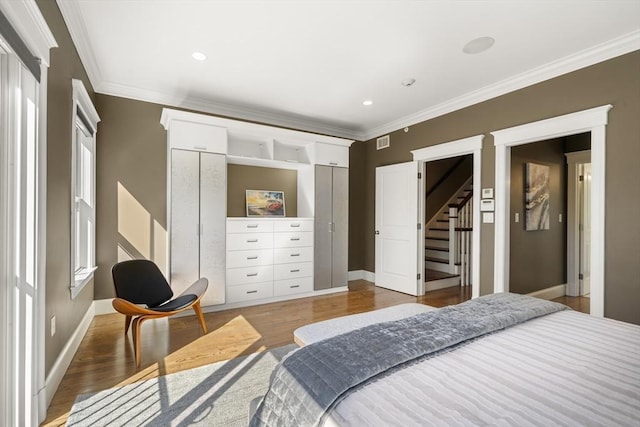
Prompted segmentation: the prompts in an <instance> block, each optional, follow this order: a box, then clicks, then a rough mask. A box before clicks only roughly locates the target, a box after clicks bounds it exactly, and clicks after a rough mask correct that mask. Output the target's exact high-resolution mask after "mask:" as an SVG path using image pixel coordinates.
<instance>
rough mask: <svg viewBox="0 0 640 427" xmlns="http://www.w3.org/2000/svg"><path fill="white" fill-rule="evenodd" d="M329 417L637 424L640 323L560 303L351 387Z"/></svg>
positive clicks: (372, 422) (375, 421)
mask: <svg viewBox="0 0 640 427" xmlns="http://www.w3.org/2000/svg"><path fill="white" fill-rule="evenodd" d="M325 425H327V426H333V425H338V426H444V425H446V426H452V425H454V426H479V425H494V426H555V425H562V426H640V326H636V325H630V324H626V323H622V322H617V321H613V320H608V319H598V318H594V317H590V316H588V315H584V314H582V313H577V312H573V311H562V312H559V313H555V314H551V315H548V316H545V317H542V318H539V319H535V320H531V321H529V322H526V323H524V324H521V325H518V326H514V327H512V328H509V329H507V330H505V331H501V332H498V333H496V334H493V335H490V336H487V337H485V338H482V339H480V340H478V341H475V342H472V343H470V344H468V345H466V346H464V347H461V348H459V349H457V350H455V351H452V352H449V353H445V354H443V355H440V356H437V357H435V358H432V359H428V360H425V361H423V362H421V363H417V364H414V365H412V366H409V367H408V368H406V369H404V370H401V371H398V372H395V373H393V374H391V375H389V376H387V377H385V378H382V379H379V380H377V381H375V382H373V383H370V384H368V385H366V386H365V387H363V388H361V389H360V390H357V391H355V392H354V393H352V394H350V395H349V396H348V397H346V398H345V399H344V400H343V401H342V402H341V403H340V404H339V405H338V406H337V407H336V409H335V410H334V412H333V413H332V414H331V418H330V419H329V420H328V421H327V423H326V424H325Z"/></svg>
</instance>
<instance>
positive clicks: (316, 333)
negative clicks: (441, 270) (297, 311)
mask: <svg viewBox="0 0 640 427" xmlns="http://www.w3.org/2000/svg"><path fill="white" fill-rule="evenodd" d="M431 310H436V308H435V307H431V306H429V305H425V304H417V303H413V302H412V303H406V304H398V305H394V306H392V307H387V308H381V309H378V310H373V311H368V312H366V313H358V314H351V315H349V316H341V317H338V318H335V319H329V320H324V321H322V322H316V323H312V324H310V325H306V326H302V327H300V328H298V329H296V330H295V331H293V339H294V341H295V342H296V344H298V345H299V346H301V347H302V346H304V345H308V344H312V343H314V342H317V341H321V340H324V339H327V338H331V337H334V336H336V335H340V334H344V333H346V332H350V331H353V330H355V329H360V328H362V327H364V326H367V325H371V324H373V323H378V322H388V321H390V320H398V319H403V318H405V317H409V316H413V315H414V314H418V313H424V312H427V311H431Z"/></svg>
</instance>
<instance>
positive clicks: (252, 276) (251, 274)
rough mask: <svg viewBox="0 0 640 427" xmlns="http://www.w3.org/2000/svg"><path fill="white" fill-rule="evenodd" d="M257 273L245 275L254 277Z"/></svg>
mask: <svg viewBox="0 0 640 427" xmlns="http://www.w3.org/2000/svg"><path fill="white" fill-rule="evenodd" d="M257 275H258V273H247V277H256V276H257Z"/></svg>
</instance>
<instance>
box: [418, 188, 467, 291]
mask: <svg viewBox="0 0 640 427" xmlns="http://www.w3.org/2000/svg"><path fill="white" fill-rule="evenodd" d="M472 195H473V184H472V182H471V178H470V179H469V180H468V181H467V182H466V183H465V185H463V186H462V188H460V189H459V190H458V192H456V193H455V194H454V196H453V197H451V199H449V201H448V202H447V203H446V204H445V206H443V208H442V209H441V210H440V213H439V214H438V215H436V216H435V217H434V218H432V219H431V220H430V221H429V222H428V223H427V227H426V232H425V282H426V283H425V288H426V291H427V292H428V291H434V290H437V289H442V288H447V287H450V286H458V285H460V284H465V283H462V280H461V279H462V278H461V270H462V264H463V263H464V261H465V255H464V254H462V255H461V254H460V251H459V249H460V247H461V243H462V241H461V234H460V230H458V229H459V228H461V227H459V225H460V223H459V222H460V219H459V218H458V216H459V215H458V211H463V209H464V207H465V206H467V205H468V207H467V209H466V210H465V211H464V212H465V213H464V214H465V215H467V216H468V214H469V213H470V212H471V210H470V207H471V203H470V201H471V196H472ZM451 212H453V215H454V216H455V217H454V216H451ZM464 221H465V222H464V225H468V224H469V223H470V222H469V221H470V219H469V218H465V219H464ZM463 228H464V230H465V231H467V229H468V231H470V230H471V229H470V228H468V227H463ZM469 235H470V233H469ZM452 239H453V240H454V241H453V242H452ZM463 246H464V245H463ZM452 249H453V250H454V251H455V252H456V253H451V250H452ZM465 272H466V269H465ZM466 281H467V282H468V277H467V278H466ZM466 284H469V283H466Z"/></svg>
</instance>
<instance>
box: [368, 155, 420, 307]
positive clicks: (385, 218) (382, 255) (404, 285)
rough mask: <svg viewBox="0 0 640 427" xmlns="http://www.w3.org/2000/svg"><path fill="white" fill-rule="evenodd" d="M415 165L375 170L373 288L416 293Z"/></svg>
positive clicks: (383, 167) (416, 177) (417, 289)
mask: <svg viewBox="0 0 640 427" xmlns="http://www.w3.org/2000/svg"><path fill="white" fill-rule="evenodd" d="M418 168H419V165H418V162H408V163H400V164H396V165H391V166H381V167H378V168H376V232H375V233H376V241H375V244H376V286H380V287H383V288H387V289H391V290H394V291H398V292H403V293H406V294H410V295H418V294H419V284H420V280H419V279H418V273H419V272H420V269H419V263H418V254H419V248H418V235H419V233H420V230H418V223H419V222H420V221H419V219H418V218H419V216H418V214H419V213H418V207H419V206H418V171H419V170H418Z"/></svg>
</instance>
